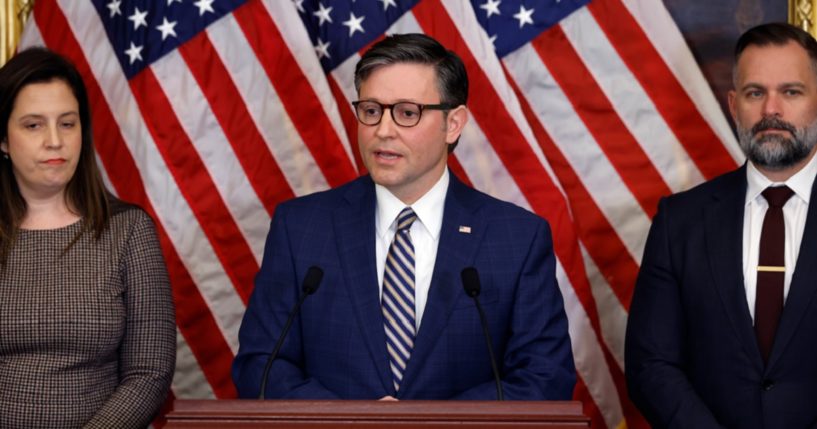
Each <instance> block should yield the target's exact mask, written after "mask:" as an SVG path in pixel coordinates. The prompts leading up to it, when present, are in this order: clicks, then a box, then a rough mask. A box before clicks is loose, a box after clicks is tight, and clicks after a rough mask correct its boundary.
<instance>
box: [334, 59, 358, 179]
mask: <svg viewBox="0 0 817 429" xmlns="http://www.w3.org/2000/svg"><path fill="white" fill-rule="evenodd" d="M326 81H327V82H329V89H330V90H331V91H332V96H333V97H334V98H335V102H337V103H338V111H339V112H340V119H341V120H342V121H343V127H344V130H345V131H346V138H348V139H349V143H350V144H351V146H352V154H353V155H354V157H355V164H357V171H358V174H366V172H367V171H366V166H365V165H363V158H361V157H360V148H359V147H358V145H357V117H356V116H355V112H353V111H352V108H351V107H350V106H349V100H347V99H346V96H345V95H343V91H342V90H341V89H340V86H339V85H338V83H337V82H336V81H335V77H334V76H332V75H331V74H328V75H326Z"/></svg>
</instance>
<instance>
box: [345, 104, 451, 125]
mask: <svg viewBox="0 0 817 429" xmlns="http://www.w3.org/2000/svg"><path fill="white" fill-rule="evenodd" d="M352 106H355V113H356V114H357V120H358V121H360V123H361V124H363V125H377V124H379V123H380V120H381V119H383V110H384V109H389V110H390V111H391V118H392V120H394V123H395V124H397V125H399V126H401V127H413V126H415V125H417V124H418V123H419V122H420V117H421V116H423V110H426V109H428V110H450V109H453V108H454V107H456V106H454V105H451V104H418V103H412V102H410V101H401V102H399V103H394V104H382V103H378V102H376V101H371V100H360V101H353V102H352Z"/></svg>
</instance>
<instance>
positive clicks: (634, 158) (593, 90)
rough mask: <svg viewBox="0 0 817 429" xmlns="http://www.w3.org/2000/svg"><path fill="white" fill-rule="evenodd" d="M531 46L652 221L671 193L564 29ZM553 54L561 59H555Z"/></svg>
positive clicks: (550, 32) (549, 32)
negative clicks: (661, 203) (664, 199)
mask: <svg viewBox="0 0 817 429" xmlns="http://www.w3.org/2000/svg"><path fill="white" fill-rule="evenodd" d="M531 45H532V46H533V48H534V49H535V50H536V53H537V54H538V55H539V57H540V58H541V60H542V62H543V63H544V64H545V65H546V66H547V68H548V70H550V72H551V74H552V75H553V77H554V79H556V81H557V82H558V84H559V86H560V87H561V88H562V91H563V92H564V94H565V96H566V97H567V98H568V100H570V103H571V104H572V105H573V107H574V109H575V111H576V113H577V114H578V115H579V117H580V118H581V120H582V122H584V124H585V126H586V127H587V130H588V131H589V132H590V134H592V135H593V139H594V140H595V142H596V143H597V144H598V145H599V147H600V148H601V150H602V151H603V152H604V154H605V155H606V156H607V159H608V160H609V161H610V164H611V165H612V166H613V168H614V169H615V170H616V172H617V173H618V174H619V176H620V177H621V180H622V181H624V184H625V185H626V186H627V188H628V189H629V190H630V192H632V194H633V196H634V197H635V199H636V201H638V204H639V205H640V206H641V208H642V209H643V210H644V212H645V213H647V215H648V216H649V217H650V218H652V216H653V215H654V214H655V211H656V209H657V208H658V200H659V199H660V198H661V196H664V195H670V194H671V193H672V190H670V188H669V186H667V184H666V183H665V182H664V179H663V178H662V177H661V174H660V173H659V172H658V170H657V169H656V168H655V166H654V165H653V164H652V162H651V161H650V159H649V158H648V157H647V154H646V153H645V152H644V150H643V149H642V148H641V146H640V145H639V144H638V142H637V141H636V139H635V138H634V137H633V135H632V134H631V133H630V131H629V130H628V129H627V126H626V125H625V124H624V122H622V120H621V118H620V117H619V116H618V115H617V114H616V110H615V108H614V107H613V105H612V103H610V100H608V99H607V97H606V96H605V95H604V92H603V91H602V89H601V88H600V87H599V86H598V84H597V83H596V81H595V80H594V79H593V76H592V75H591V74H590V71H589V70H588V69H587V67H586V66H585V65H584V63H583V62H582V60H581V58H579V55H578V54H577V53H576V51H575V50H574V49H573V45H571V44H570V42H569V41H568V40H567V36H566V35H565V33H564V31H562V28H561V27H559V26H558V25H554V26H553V27H551V28H550V29H548V30H547V31H544V32H543V33H542V34H540V35H539V36H538V37H536V38H535V39H534V40H533V41H532V42H531ZM553 52H558V53H559V55H553ZM567 144H574V142H568V143H567Z"/></svg>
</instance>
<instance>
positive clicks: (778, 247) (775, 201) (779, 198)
mask: <svg viewBox="0 0 817 429" xmlns="http://www.w3.org/2000/svg"><path fill="white" fill-rule="evenodd" d="M793 194H794V191H792V190H791V189H789V187H788V186H780V187H776V188H771V187H769V188H766V190H764V191H763V198H765V199H766V201H767V202H768V203H769V209H768V210H766V216H765V217H764V218H763V229H762V230H761V232H760V248H759V254H758V259H757V295H756V297H755V335H756V336H757V344H758V346H760V353H761V354H762V355H763V361H764V362H768V361H769V354H770V353H771V351H772V344H773V343H774V335H775V332H777V325H778V323H779V322H780V314H781V313H782V312H783V283H784V282H785V278H786V269H787V267H786V266H785V255H786V249H785V244H786V223H785V221H784V220H783V205H784V204H786V201H788V200H789V198H791V196H792V195H793ZM792 268H794V267H788V269H792Z"/></svg>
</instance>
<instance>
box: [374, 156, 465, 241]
mask: <svg viewBox="0 0 817 429" xmlns="http://www.w3.org/2000/svg"><path fill="white" fill-rule="evenodd" d="M448 182H449V178H448V167H447V166H446V167H445V170H444V171H443V174H442V176H441V177H440V180H438V181H437V183H435V184H434V186H432V187H431V189H429V190H428V192H426V193H425V195H423V196H422V197H420V199H419V200H417V201H415V202H414V204H412V205H411V208H412V210H414V213H415V214H416V215H417V220H419V221H420V223H421V224H423V226H425V228H426V230H427V231H428V233H429V234H431V236H432V237H433V238H434V240H437V239H438V237H439V235H440V230H441V229H442V226H443V209H444V207H445V195H446V193H448ZM374 190H375V195H376V196H377V211H376V212H375V226H376V228H377V235H378V236H379V237H381V238H383V237H384V236H385V235H386V234H394V231H389V229H390V228H391V227H392V225H393V224H394V221H395V220H396V219H397V215H398V214H400V211H401V210H403V209H404V208H405V207H406V204H405V203H403V202H402V201H400V199H399V198H397V197H396V196H394V194H392V193H391V191H389V190H388V189H386V187H385V186H382V185H378V184H375V186H374Z"/></svg>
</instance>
